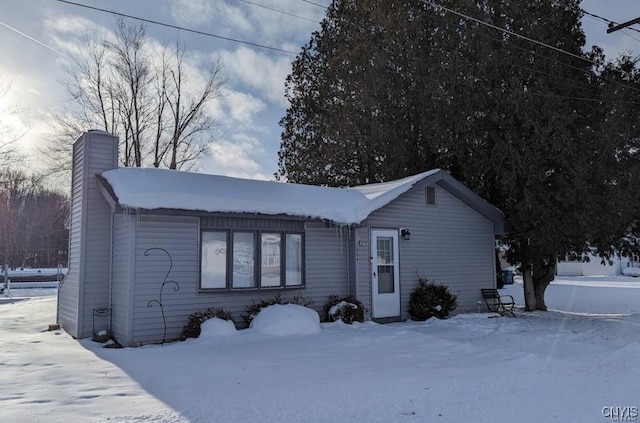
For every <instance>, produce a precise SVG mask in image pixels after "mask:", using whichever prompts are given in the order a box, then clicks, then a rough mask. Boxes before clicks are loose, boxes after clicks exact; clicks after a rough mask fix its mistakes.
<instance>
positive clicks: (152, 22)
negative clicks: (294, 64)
mask: <svg viewBox="0 0 640 423" xmlns="http://www.w3.org/2000/svg"><path fill="white" fill-rule="evenodd" d="M56 1H58V2H60V3H66V4H70V5H73V6H79V7H84V8H87V9H92V10H97V11H98V12H104V13H110V14H112V15H116V16H122V17H124V18H129V19H135V20H138V21H142V22H147V23H151V24H154V25H160V26H166V27H168V28H174V29H178V30H180V31H186V32H192V33H194V34H200V35H206V36H207V37H212V38H219V39H221V40H225V41H232V42H234V43H240V44H246V45H249V46H253V47H260V48H266V49H269V50H273V51H279V52H281V53H288V54H298V53H296V52H295V51H290V50H284V49H281V48H277V47H271V46H266V45H264V44H258V43H252V42H250V41H243V40H238V39H236V38H230V37H224V36H222V35H216V34H211V33H210V32H204V31H198V30H196V29H190V28H184V27H181V26H177V25H172V24H168V23H164V22H159V21H154V20H152V19H146V18H141V17H138V16H133V15H127V14H125V13H119V12H115V11H113V10H107V9H101V8H99V7H94V6H88V5H86V4H80V3H75V2H72V1H69V0H56Z"/></svg>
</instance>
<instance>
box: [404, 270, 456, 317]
mask: <svg viewBox="0 0 640 423" xmlns="http://www.w3.org/2000/svg"><path fill="white" fill-rule="evenodd" d="M457 306H458V296H457V295H453V294H451V293H450V292H449V288H448V287H447V286H446V285H442V284H435V283H433V282H429V281H428V280H427V279H425V278H422V277H419V278H418V286H416V289H414V290H413V292H412V293H411V297H410V298H409V315H410V316H411V318H412V319H413V320H427V319H428V318H430V317H437V318H438V319H445V318H446V317H447V316H449V313H451V312H452V311H453V310H455V309H456V307H457Z"/></svg>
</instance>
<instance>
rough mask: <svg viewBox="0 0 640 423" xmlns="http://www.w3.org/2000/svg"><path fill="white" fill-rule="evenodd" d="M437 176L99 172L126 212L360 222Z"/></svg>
mask: <svg viewBox="0 0 640 423" xmlns="http://www.w3.org/2000/svg"><path fill="white" fill-rule="evenodd" d="M438 172H442V171H441V170H440V169H434V170H430V171H427V172H423V173H420V174H418V175H414V176H410V177H407V178H403V179H399V180H397V181H391V182H385V183H379V184H370V185H361V186H356V187H352V188H331V187H322V186H313V185H301V184H290V183H282V182H268V181H258V180H251V179H240V178H232V177H228V176H219V175H209V174H204V173H191V172H182V171H176V170H166V169H155V168H151V169H149V168H119V169H113V170H109V171H106V172H104V173H102V175H101V176H102V178H104V180H106V182H107V183H108V185H109V189H108V190H109V191H111V194H112V195H113V196H114V199H115V200H116V202H117V203H118V204H119V205H120V206H122V207H124V208H132V209H148V210H155V209H175V210H193V211H204V212H221V213H258V214H266V215H289V216H297V217H305V218H317V219H326V220H330V221H333V222H335V223H337V224H353V223H360V222H362V221H363V220H365V219H366V218H367V217H368V216H369V214H371V213H372V212H373V211H375V210H377V209H379V208H381V207H383V206H385V205H386V204H388V203H390V202H391V201H393V200H394V199H395V198H397V197H398V196H399V195H401V194H403V193H404V192H406V191H408V190H409V189H410V188H411V187H412V186H413V185H414V184H415V183H416V182H418V181H421V180H422V179H424V178H426V177H428V176H431V175H434V174H436V173H438Z"/></svg>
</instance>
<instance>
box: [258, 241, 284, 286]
mask: <svg viewBox="0 0 640 423" xmlns="http://www.w3.org/2000/svg"><path fill="white" fill-rule="evenodd" d="M281 238H282V236H281V235H280V234H267V233H263V234H262V244H261V247H262V249H261V251H262V257H261V267H260V271H261V273H260V274H261V276H260V285H261V286H267V287H269V286H280V284H281V283H280V281H281V278H280V244H281Z"/></svg>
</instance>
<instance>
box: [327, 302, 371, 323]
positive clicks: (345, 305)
mask: <svg viewBox="0 0 640 423" xmlns="http://www.w3.org/2000/svg"><path fill="white" fill-rule="evenodd" d="M322 309H323V310H324V313H325V315H326V318H327V321H328V322H335V321H336V320H342V321H343V322H344V323H348V324H351V323H353V322H364V312H365V310H366V309H365V308H364V306H363V305H362V303H361V302H360V301H358V300H356V299H355V297H353V296H348V297H340V296H338V295H331V296H330V297H329V301H328V302H327V303H326V304H325V305H324V307H323V308H322Z"/></svg>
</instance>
